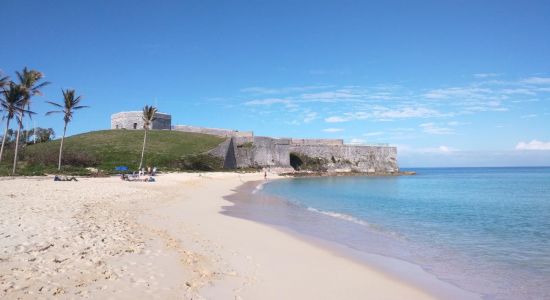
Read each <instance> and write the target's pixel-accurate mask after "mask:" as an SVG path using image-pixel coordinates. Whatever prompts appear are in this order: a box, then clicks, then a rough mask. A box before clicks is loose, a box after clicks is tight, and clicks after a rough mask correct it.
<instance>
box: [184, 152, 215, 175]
mask: <svg viewBox="0 0 550 300" xmlns="http://www.w3.org/2000/svg"><path fill="white" fill-rule="evenodd" d="M177 168H179V169H181V170H193V171H219V170H221V169H223V159H222V158H219V157H216V156H213V155H211V154H197V155H190V156H185V157H183V158H181V159H180V160H179V161H178V162H177Z"/></svg>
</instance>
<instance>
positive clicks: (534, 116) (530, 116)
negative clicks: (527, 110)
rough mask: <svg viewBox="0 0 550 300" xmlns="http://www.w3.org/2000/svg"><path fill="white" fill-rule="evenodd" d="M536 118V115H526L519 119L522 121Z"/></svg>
mask: <svg viewBox="0 0 550 300" xmlns="http://www.w3.org/2000/svg"><path fill="white" fill-rule="evenodd" d="M536 117H537V114H528V115H523V116H521V117H520V118H522V119H532V118H536Z"/></svg>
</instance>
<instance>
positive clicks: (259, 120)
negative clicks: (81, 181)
mask: <svg viewBox="0 0 550 300" xmlns="http://www.w3.org/2000/svg"><path fill="white" fill-rule="evenodd" d="M0 7H1V9H0V17H1V20H2V28H3V30H2V31H3V33H4V34H3V39H2V41H1V42H0V70H2V71H3V73H4V74H7V75H10V76H14V72H15V71H16V70H21V69H22V68H23V67H25V66H27V67H29V68H32V69H36V70H40V71H42V72H43V73H44V74H45V76H46V80H48V81H50V82H51V84H50V85H49V86H48V87H47V88H45V89H44V90H43V92H44V95H43V96H42V97H36V98H34V99H33V103H32V110H33V111H35V112H37V113H38V114H37V115H36V116H35V117H34V118H33V122H32V124H31V122H27V126H28V127H33V126H40V127H52V128H54V129H55V130H56V132H57V133H58V134H60V133H61V132H62V128H63V121H62V116H60V115H54V116H48V117H46V116H44V113H45V112H46V111H48V110H51V109H52V107H51V106H50V105H49V104H47V103H45V101H59V100H60V99H61V89H62V88H74V89H76V91H77V94H79V95H83V98H84V100H83V103H82V104H84V105H89V106H90V108H89V109H85V110H80V111H78V112H77V113H76V115H75V118H74V120H73V121H72V122H71V123H70V124H69V128H68V134H69V135H72V134H78V133H82V132H87V131H91V130H99V129H107V128H109V126H110V115H111V114H112V113H115V112H119V111H128V110H141V108H142V107H143V106H144V105H146V104H150V105H155V106H157V107H158V108H159V110H160V111H162V112H167V113H170V114H172V124H173V125H175V124H187V125H197V126H207V127H217V128H231V129H238V130H243V131H245V130H253V131H254V133H255V134H256V135H261V136H274V137H300V138H305V137H312V138H342V139H344V140H345V142H347V143H353V144H389V145H394V146H397V149H398V161H399V164H400V166H401V167H434V166H437V167H454V166H550V105H549V104H550V18H548V16H549V15H550V2H548V1H528V0H527V1H479V0H478V1H342V0H340V1H319V0H318V1H204V0H203V1H163V0H157V1H139V2H136V1H123V0H121V1H64V0H56V1H53V0H36V1H29V0H0ZM1 127H2V130H3V126H1Z"/></svg>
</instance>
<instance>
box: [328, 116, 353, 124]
mask: <svg viewBox="0 0 550 300" xmlns="http://www.w3.org/2000/svg"><path fill="white" fill-rule="evenodd" d="M347 121H348V119H346V118H344V117H339V116H333V117H328V118H325V122H327V123H341V122H347Z"/></svg>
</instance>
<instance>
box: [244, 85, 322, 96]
mask: <svg viewBox="0 0 550 300" xmlns="http://www.w3.org/2000/svg"><path fill="white" fill-rule="evenodd" d="M329 87H330V86H327V85H306V86H290V87H280V88H267V87H260V86H253V87H247V88H243V89H241V92H243V93H249V94H288V93H303V92H307V91H312V90H319V89H326V88H329Z"/></svg>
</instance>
